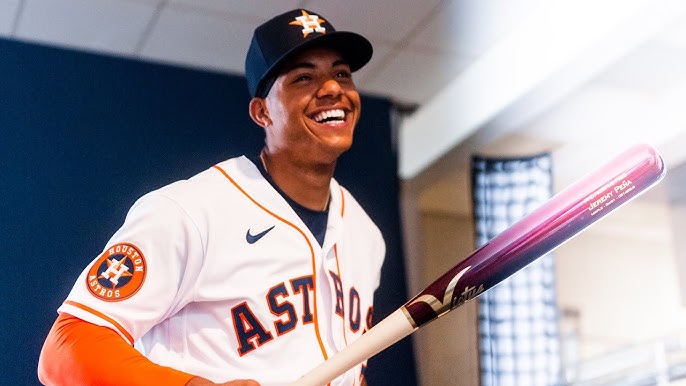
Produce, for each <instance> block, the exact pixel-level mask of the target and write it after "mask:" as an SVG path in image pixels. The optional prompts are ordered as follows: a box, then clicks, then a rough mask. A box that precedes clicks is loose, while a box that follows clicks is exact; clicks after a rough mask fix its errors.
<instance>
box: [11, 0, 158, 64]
mask: <svg viewBox="0 0 686 386" xmlns="http://www.w3.org/2000/svg"><path fill="white" fill-rule="evenodd" d="M154 11H155V2H153V1H141V0H138V1H136V2H132V1H121V0H119V1H111V0H53V1H45V0H25V2H24V8H23V11H22V13H21V19H20V20H19V22H18V27H17V31H16V35H15V36H16V37H18V38H25V39H27V40H35V41H40V42H44V43H54V44H57V45H61V46H71V47H79V48H81V49H87V50H97V51H103V52H108V53H124V54H129V53H131V52H133V50H134V49H135V47H136V44H137V43H138V41H139V39H140V37H141V35H142V33H143V31H145V29H146V26H147V25H148V22H149V20H150V18H151V17H152V15H153V14H154Z"/></svg>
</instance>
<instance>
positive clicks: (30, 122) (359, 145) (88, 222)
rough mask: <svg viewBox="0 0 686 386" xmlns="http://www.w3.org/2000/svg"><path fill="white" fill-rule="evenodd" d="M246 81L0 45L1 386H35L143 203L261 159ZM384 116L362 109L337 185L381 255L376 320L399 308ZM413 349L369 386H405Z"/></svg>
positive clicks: (379, 105) (388, 356) (380, 365)
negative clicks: (44, 361)
mask: <svg viewBox="0 0 686 386" xmlns="http://www.w3.org/2000/svg"><path fill="white" fill-rule="evenodd" d="M248 101H249V97H248V94H247V90H246V86H245V80H244V79H243V78H242V77H239V76H228V75H223V74H216V73H210V72H202V71H193V70H189V69H183V68H178V67H172V66H164V65H158V64H151V63H144V62H140V61H134V60H125V59H120V58H113V57H107V56H100V55H93V54H88V53H83V52H76V51H70V50H61V49H55V48H48V47H43V46H39V45H33V44H26V43H20V42H16V41H10V40H2V39H0V198H1V199H0V227H1V228H0V284H2V289H1V290H0V320H1V324H0V326H1V329H0V352H2V353H3V358H2V360H0V385H33V384H38V380H37V377H36V363H37V360H38V354H39V352H40V348H41V346H42V343H43V340H44V338H45V336H46V334H47V332H48V330H49V328H50V326H51V324H52V322H53V321H54V319H55V317H56V312H55V310H56V309H57V307H58V306H59V305H60V303H61V302H62V300H63V299H64V298H65V297H66V295H67V294H68V292H69V290H70V288H71V286H72V285H73V282H74V280H75V279H76V277H77V276H78V274H79V273H80V271H81V270H82V269H83V267H84V266H85V265H86V264H87V263H88V262H89V261H90V260H91V259H92V258H93V257H94V256H95V255H96V254H97V253H99V251H100V250H101V249H102V247H103V245H104V243H105V242H106V241H107V240H108V238H109V237H110V235H111V234H112V233H113V232H114V231H115V230H116V229H117V228H118V227H119V226H120V224H121V223H122V221H123V220H124V216H125V214H126V212H127V211H128V209H129V207H130V206H131V204H132V203H133V202H134V201H135V200H136V199H137V198H138V197H139V196H141V195H142V194H144V193H146V192H148V191H150V190H152V189H156V188H158V187H160V186H162V185H165V184H167V183H169V182H172V181H174V180H177V179H180V178H186V177H189V176H191V175H193V174H195V173H197V172H199V171H201V170H204V169H206V168H207V167H209V166H211V165H213V164H214V163H217V162H219V161H222V160H224V159H226V158H229V157H232V156H234V155H238V154H242V153H244V152H250V151H257V149H259V148H260V146H261V144H262V142H263V135H262V131H261V129H260V128H258V127H257V126H255V125H254V124H253V123H252V121H251V120H250V118H249V117H248V114H247V104H248ZM390 107H391V106H390V103H389V101H387V100H386V99H382V98H372V97H363V110H364V112H363V115H362V119H361V122H360V125H359V126H358V131H357V134H356V138H355V144H354V146H353V149H351V150H350V151H349V152H348V153H346V154H345V155H344V156H343V157H342V158H341V160H340V163H339V168H338V172H337V175H336V177H337V179H338V180H339V181H340V182H341V183H342V184H343V185H345V186H346V187H348V188H349V189H350V190H351V191H352V193H353V194H355V195H356V197H357V198H358V200H359V201H360V202H361V204H362V205H363V206H364V207H365V208H366V209H367V210H368V211H369V213H370V216H371V217H372V218H373V219H374V220H375V221H376V222H377V223H378V224H379V226H380V228H381V229H382V231H383V232H384V235H385V237H386V240H387V243H388V256H387V262H386V264H385V266H384V272H383V276H382V287H381V290H380V291H379V293H378V294H377V300H376V304H377V306H376V316H377V319H378V318H380V317H383V316H386V315H388V314H389V313H390V312H392V311H393V310H395V309H396V308H397V307H399V306H400V305H402V303H403V302H404V301H405V300H406V299H407V293H406V289H405V285H404V283H405V277H404V270H403V265H402V247H401V239H400V227H399V217H398V216H399V215H398V179H397V175H396V169H397V168H396V166H397V160H396V156H395V154H394V151H393V148H392V145H391V139H392V138H391V137H392V130H391V125H390V114H389V112H390ZM414 369H415V368H414V361H413V358H412V348H411V342H410V340H409V339H405V340H403V341H402V342H400V343H399V344H397V345H395V346H394V347H392V348H390V349H389V350H386V351H385V352H383V353H382V354H380V355H378V356H377V357H375V358H372V360H371V361H370V368H369V381H370V385H400V384H402V385H414V384H415V383H416V381H415V377H416V376H415V370H414Z"/></svg>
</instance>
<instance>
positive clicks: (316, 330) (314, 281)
mask: <svg viewBox="0 0 686 386" xmlns="http://www.w3.org/2000/svg"><path fill="white" fill-rule="evenodd" d="M213 168H215V169H217V170H219V172H220V173H221V174H223V175H224V177H226V179H228V180H229V181H230V182H231V184H233V185H234V186H235V187H236V189H238V190H239V191H240V192H241V193H243V194H244V195H245V196H246V197H247V198H248V199H249V200H250V201H252V203H253V204H255V205H256V206H257V207H258V208H260V209H262V210H263V211H265V212H267V213H269V214H270V215H272V216H274V217H275V218H276V219H278V220H279V221H281V222H283V223H284V224H286V225H288V226H290V227H291V228H293V229H295V230H296V231H298V233H300V234H301V235H302V237H303V239H305V242H306V243H307V246H308V247H310V254H311V256H312V284H313V286H314V291H313V292H314V333H315V335H316V336H317V343H319V349H320V350H321V351H322V356H324V360H327V359H329V355H328V354H327V353H326V348H325V347H324V342H323V341H322V336H321V333H320V332H319V318H318V315H319V314H318V313H317V266H316V262H315V254H314V248H313V247H312V243H310V240H309V239H308V238H307V235H306V234H305V232H303V231H302V230H301V229H300V228H298V226H297V225H295V224H293V223H291V222H290V221H288V220H286V219H284V218H282V217H280V216H279V215H277V214H276V213H274V212H272V211H270V210H269V209H267V208H265V207H264V206H262V204H260V203H259V202H257V201H256V200H255V199H254V198H252V197H251V196H250V195H249V194H248V192H246V191H245V190H243V188H241V186H240V185H238V183H237V182H236V181H234V179H233V178H231V176H229V173H227V172H226V171H225V170H224V169H222V168H221V167H220V166H219V165H214V166H213Z"/></svg>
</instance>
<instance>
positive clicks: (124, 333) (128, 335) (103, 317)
mask: <svg viewBox="0 0 686 386" xmlns="http://www.w3.org/2000/svg"><path fill="white" fill-rule="evenodd" d="M64 304H68V305H70V306H74V307H76V308H80V309H82V310H84V311H86V312H89V313H91V314H93V315H95V316H97V317H99V318H100V319H103V320H106V321H107V322H109V323H110V324H112V325H113V326H114V327H115V328H116V329H117V330H119V333H120V334H121V335H124V337H125V338H126V340H128V341H129V344H130V345H132V346H133V343H134V342H133V337H132V336H131V334H129V332H128V331H126V329H125V328H124V327H122V325H121V324H119V323H117V321H115V320H114V319H112V318H110V317H109V316H107V315H105V314H103V313H102V312H99V311H96V310H94V309H92V308H90V307H88V306H86V305H83V304H81V303H77V302H75V301H72V300H65V301H64Z"/></svg>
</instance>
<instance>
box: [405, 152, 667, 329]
mask: <svg viewBox="0 0 686 386" xmlns="http://www.w3.org/2000/svg"><path fill="white" fill-rule="evenodd" d="M664 175H665V169H664V162H663V160H662V158H661V157H660V155H659V154H658V153H657V152H656V151H655V149H653V148H652V147H651V146H648V145H637V146H634V147H632V148H630V149H628V150H627V151H625V152H623V153H622V154H621V155H619V156H618V157H616V158H614V159H613V160H612V161H610V162H608V163H607V164H605V165H604V166H602V167H600V168H599V169H596V170H595V171H593V172H592V173H590V174H588V175H586V176H585V177H583V178H582V179H580V180H579V181H577V182H576V183H574V184H573V185H570V186H569V187H567V188H566V189H564V190H563V191H561V192H560V193H558V194H556V195H555V196H554V197H553V198H551V199H550V200H548V201H547V202H546V203H545V204H543V205H542V206H541V207H539V208H538V209H536V210H535V211H533V212H532V213H530V214H529V215H527V216H525V217H524V218H522V219H521V220H519V221H518V222H517V223H515V224H514V225H512V226H511V227H509V228H508V229H506V230H505V231H503V232H502V233H500V234H499V235H497V236H496V237H494V238H493V239H491V240H490V241H489V242H487V243H486V244H485V245H483V246H482V247H481V248H479V249H477V250H476V251H474V252H472V254H470V255H469V256H468V257H467V258H466V259H465V260H464V261H462V262H461V263H459V264H457V265H456V266H455V267H453V268H452V269H450V270H449V271H448V272H446V273H445V274H444V275H443V276H441V277H440V278H439V279H438V280H436V281H435V282H433V283H432V284H431V285H430V286H429V287H427V288H426V289H425V290H424V291H422V292H421V293H420V294H419V295H417V296H415V297H414V298H413V299H411V300H410V301H408V302H407V303H405V305H404V306H403V307H401V309H402V311H403V313H404V314H405V316H406V317H407V319H408V321H409V322H410V324H412V326H413V327H415V328H418V327H420V326H422V325H423V324H425V323H427V322H429V321H431V320H433V319H435V318H437V317H439V316H441V315H443V314H445V313H447V312H448V311H450V310H451V309H453V308H455V307H459V306H460V305H462V304H463V303H464V302H466V301H468V300H470V299H473V298H474V297H476V296H478V295H479V294H481V293H482V292H484V291H486V290H488V289H489V288H491V287H493V286H494V285H496V284H498V283H500V282H501V281H503V280H504V279H505V278H507V277H509V276H510V275H512V274H513V273H515V272H517V271H519V270H520V269H522V268H523V267H525V266H526V265H528V264H529V263H531V262H532V261H534V260H536V259H537V258H539V257H541V256H543V255H545V254H546V253H548V252H550V251H552V250H553V249H555V248H557V247H558V246H560V245H561V244H563V243H564V242H566V241H567V240H569V239H570V238H572V237H573V236H575V235H577V234H579V233H580V232H581V231H583V230H584V229H586V228H587V227H588V226H589V225H591V224H593V223H594V222H596V221H598V220H599V219H601V218H603V217H604V216H606V215H608V214H609V213H610V212H612V211H613V210H615V209H617V208H619V207H620V206H622V205H623V204H625V203H627V202H628V201H630V200H632V199H633V198H635V197H637V196H638V195H640V194H641V193H643V192H644V191H646V190H647V189H648V188H650V187H651V186H653V185H655V184H656V183H657V182H659V181H660V180H661V179H662V178H663V177H664Z"/></svg>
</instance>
